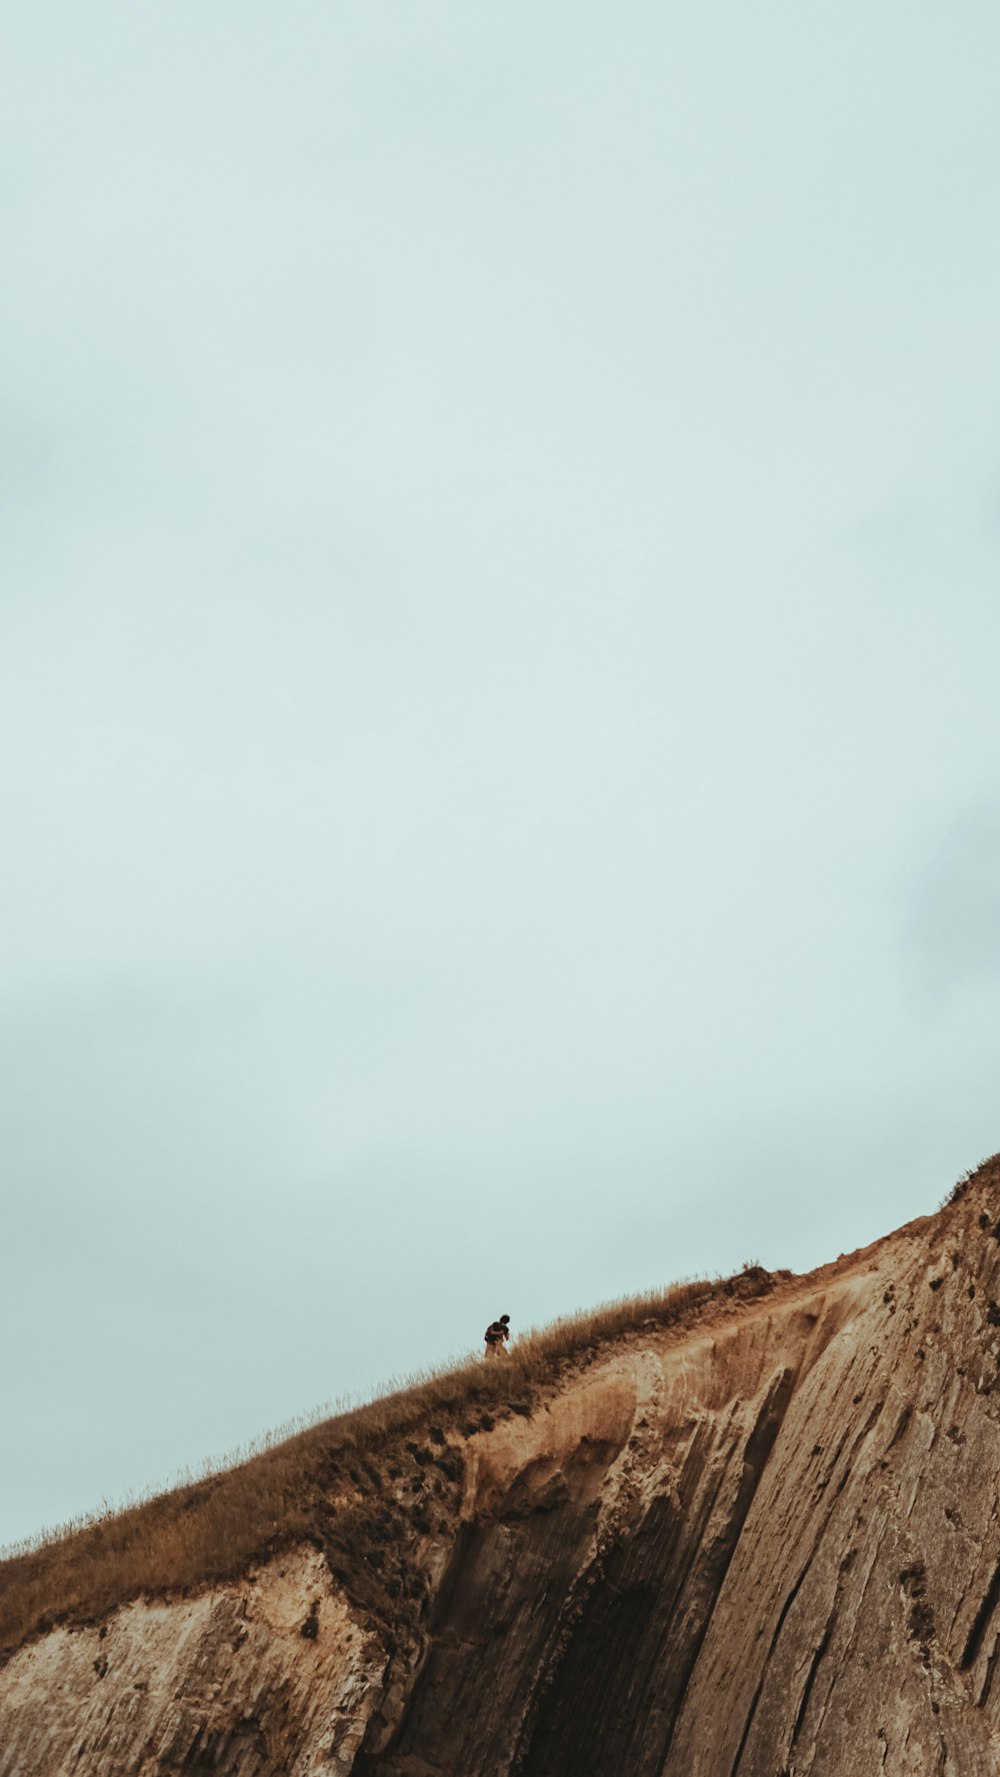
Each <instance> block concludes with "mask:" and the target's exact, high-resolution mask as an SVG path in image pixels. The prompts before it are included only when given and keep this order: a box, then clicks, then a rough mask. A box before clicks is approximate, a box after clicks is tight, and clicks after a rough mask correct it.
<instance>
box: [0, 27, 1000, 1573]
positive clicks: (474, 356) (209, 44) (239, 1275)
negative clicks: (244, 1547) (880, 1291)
mask: <svg viewBox="0 0 1000 1777" xmlns="http://www.w3.org/2000/svg"><path fill="white" fill-rule="evenodd" d="M5 36H6V46H5V54H4V58H3V66H2V69H0V218H2V241H3V253H4V275H3V278H2V280H0V623H2V628H0V814H2V822H3V832H4V835H5V848H4V850H5V859H4V869H3V872H2V874H0V987H2V995H0V1081H2V1087H0V1093H2V1097H0V1177H2V1179H3V1187H4V1205H5V1212H6V1213H5V1217H4V1222H5V1234H6V1240H5V1260H6V1263H5V1267H4V1270H5V1288H4V1291H3V1297H2V1308H0V1332H2V1337H3V1344H4V1350H5V1353H6V1359H7V1361H6V1363H5V1365H4V1378H5V1380H4V1388H3V1397H4V1398H3V1412H4V1423H5V1426H6V1428H7V1432H6V1437H5V1449H6V1452H7V1455H6V1458H5V1463H4V1476H3V1486H2V1489H0V1537H8V1538H10V1537H15V1536H18V1535H20V1534H22V1533H25V1532H29V1531H32V1530H33V1529H35V1528H36V1527H38V1526H39V1525H41V1524H43V1523H49V1522H52V1521H54V1520H56V1519H59V1518H63V1517H65V1516H67V1515H69V1514H70V1513H72V1512H73V1511H75V1510H78V1509H83V1508H86V1507H89V1506H92V1505H94V1504H96V1503H97V1502H98V1501H100V1499H101V1498H102V1496H108V1497H112V1498H116V1497H119V1496H121V1495H122V1494H123V1493H124V1492H125V1490H126V1489H128V1488H129V1487H140V1486H142V1485H144V1484H146V1483H149V1482H151V1481H155V1480H157V1479H159V1478H164V1477H168V1476H170V1475H171V1474H172V1473H173V1472H174V1471H175V1470H176V1469H177V1468H178V1467H179V1466H181V1465H183V1464H185V1463H189V1462H194V1463H196V1462H198V1461H200V1459H201V1458H202V1456H203V1455H205V1454H206V1453H210V1452H214V1451H219V1450H222V1449H224V1448H227V1447H228V1446H231V1445H232V1444H234V1443H235V1442H237V1441H238V1440H240V1439H242V1438H246V1437H248V1436H250V1435H252V1434H253V1433H254V1432H256V1431H259V1430H261V1429H262V1428H264V1427H266V1426H267V1425H269V1424H271V1423H274V1422H275V1421H278V1420H282V1419H284V1418H285V1417H287V1416H288V1415H290V1414H293V1413H295V1412H297V1411H299V1410H300V1409H306V1408H309V1407H311V1406H313V1405H314V1404H315V1403H317V1402H319V1401H322V1400H323V1399H325V1398H327V1397H330V1396H336V1395H340V1394H344V1393H348V1392H352V1391H353V1392H364V1391H365V1390H367V1389H369V1388H371V1387H372V1386H374V1385H375V1384H377V1383H378V1382H379V1381H380V1380H381V1379H382V1378H384V1377H385V1376H387V1375H390V1374H392V1373H400V1372H405V1371H407V1370H410V1369H412V1368H414V1367H415V1366H418V1365H421V1364H424V1363H431V1362H435V1361H437V1360H439V1359H441V1358H444V1357H446V1356H447V1355H449V1354H451V1353H454V1352H457V1351H461V1350H463V1349H466V1348H467V1347H468V1346H469V1345H471V1344H473V1343H475V1342H476V1340H477V1339H478V1336H479V1333H480V1331H481V1328H482V1326H483V1325H485V1323H486V1321H487V1320H488V1319H490V1318H492V1317H493V1316H494V1315H495V1314H497V1313H499V1312H501V1311H507V1312H509V1313H510V1314H511V1316H512V1319H513V1322H514V1324H515V1327H518V1326H523V1325H525V1324H527V1323H529V1322H531V1321H536V1322H537V1321H543V1320H547V1319H549V1318H551V1317H552V1316H553V1315H555V1314H557V1313H560V1312H563V1311H566V1310H569V1309H572V1308H575V1307H577V1306H580V1305H585V1304H588V1303H590V1302H593V1301H595V1300H597V1299H601V1298H605V1297H608V1296H612V1295H615V1294H617V1293H620V1292H622V1291H626V1290H632V1289H638V1288H643V1287H647V1286H652V1285H656V1284H659V1283H662V1282H664V1281H667V1280H669V1279H671V1278H673V1277H676V1276H678V1275H682V1274H687V1273H691V1272H694V1271H699V1272H704V1271H714V1270H729V1269H731V1268H733V1267H734V1266H736V1265H738V1264H739V1263H740V1262H741V1261H742V1260H743V1259H744V1258H746V1257H747V1256H754V1257H760V1258H761V1259H763V1260H764V1261H765V1262H766V1263H768V1264H770V1265H774V1266H778V1265H790V1266H794V1267H796V1268H804V1267H807V1266H811V1265H813V1264H816V1263H819V1262H822V1261H823V1260H824V1259H826V1258H830V1257H833V1256H835V1255H836V1253H837V1252H839V1251H841V1250H846V1249H849V1248H851V1247H854V1246H856V1245H859V1244H861V1243H862V1242H864V1241H867V1240H869V1239H871V1238H873V1237H874V1236H875V1235H877V1234H879V1233H881V1232H884V1231H886V1230H888V1229H889V1228H891V1227H892V1226H894V1225H896V1224H897V1223H899V1222H901V1221H904V1220H906V1219H908V1218H910V1217H911V1216H914V1215H917V1214H919V1213H922V1212H923V1211H925V1210H927V1209H929V1208H932V1207H933V1206H934V1205H935V1204H936V1202H937V1201H938V1200H939V1198H940V1197H941V1196H942V1195H943V1194H944V1192H945V1191H946V1190H947V1188H948V1186H949V1185H950V1183H951V1182H952V1180H953V1179H954V1178H955V1177H956V1176H957V1174H958V1173H960V1172H961V1171H962V1170H964V1168H965V1167H966V1166H968V1165H970V1164H973V1163H975V1162H976V1161H977V1160H979V1159H980V1158H981V1157H982V1156H983V1155H984V1154H985V1153H988V1152H991V1151H992V1150H993V1149H995V1148H997V1147H1000V1117H998V1115H997V1092H996V1078H997V1061H998V1056H997V1047H998V1042H997V1032H998V1030H1000V794H998V791H1000V713H998V711H1000V700H998V697H997V688H996V681H997V667H998V656H1000V330H998V324H997V316H998V315H1000V222H998V204H997V191H998V189H1000V105H998V104H997V92H998V90H1000V14H998V13H997V10H996V8H995V7H994V6H992V5H987V4H985V3H982V4H974V3H969V4H964V3H963V4H959V5H956V4H955V3H954V0H949V4H947V5H946V4H944V0H941V3H940V4H938V3H934V4H928V3H916V4H915V3H914V0H907V4H902V3H901V0H899V3H888V4H881V5H878V6H874V7H873V6H872V5H871V4H864V5H862V4H860V0H847V3H846V4H845V3H844V0H839V3H838V4H837V5H836V6H834V5H832V4H817V5H811V6H809V7H803V6H801V5H796V4H791V0H788V3H782V4H760V3H757V0H749V3H746V0H741V4H739V5H737V4H735V3H732V4H711V3H708V4H706V3H705V0H698V4H694V3H691V4H681V5H664V4H662V0H661V3H659V4H657V5H655V6H654V5H651V4H650V5H640V4H629V3H628V0H626V3H625V4H624V5H617V6H615V7H613V8H612V7H610V6H593V5H583V6H581V5H579V4H575V5H573V6H569V5H566V4H552V5H549V6H542V7H539V6H538V5H537V4H533V5H531V6H530V7H529V6H526V5H518V4H514V5H508V6H505V7H503V8H495V9H490V10H489V11H487V9H484V8H476V7H470V6H469V5H467V4H463V5H461V6H459V5H441V4H426V5H423V6H421V7H419V8H418V7H415V6H412V5H402V4H389V3H385V4H378V5H372V4H371V0H365V3H364V4H359V3H354V0H347V3H341V4H328V3H325V4H323V5H318V4H316V5H306V4H296V3H295V0H291V3H289V0H283V3H282V4H281V5H280V6H278V5H276V4H255V5H254V4H247V3H246V0H241V3H240V4H239V5H236V4H235V3H227V0H216V3H213V4H212V5H205V4H204V3H203V0H198V3H195V0H175V3H174V4H172V5H171V6H170V7H169V8H164V7H162V6H159V5H156V6H154V5H151V4H143V3H141V0H140V3H137V0H128V3H127V4H126V3H124V0H123V3H122V4H111V3H109V0H96V3H95V4H94V5H92V6H89V7H86V8H82V7H80V6H78V5H76V4H69V3H68V0H67V3H66V4H44V3H43V4H41V5H39V4H37V3H33V4H30V5H29V4H12V5H10V6H9V7H8V9H7V18H6V31H5Z"/></svg>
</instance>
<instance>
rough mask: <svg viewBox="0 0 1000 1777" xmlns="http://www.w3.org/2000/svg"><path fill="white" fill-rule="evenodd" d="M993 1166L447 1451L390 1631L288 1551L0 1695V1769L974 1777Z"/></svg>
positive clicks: (992, 1414) (998, 1555)
mask: <svg viewBox="0 0 1000 1777" xmlns="http://www.w3.org/2000/svg"><path fill="white" fill-rule="evenodd" d="M998 1296H1000V1164H998V1163H997V1162H991V1163H989V1164H988V1165H987V1166H985V1167H984V1168H982V1169H981V1170H980V1172H979V1173H978V1174H977V1175H976V1176H975V1177H974V1179H973V1180H972V1181H971V1183H969V1184H968V1185H967V1186H966V1187H965V1188H964V1189H962V1190H961V1191H960V1192H959V1193H958V1194H957V1196H956V1198H955V1200H954V1201H953V1202H951V1203H950V1204H949V1205H948V1206H947V1207H946V1208H945V1209H944V1210H942V1211H941V1212H940V1213H939V1214H938V1215H937V1216H935V1217H931V1218H926V1219H924V1220H922V1221H920V1222H916V1223H913V1224H911V1225H910V1226H909V1227H908V1228H905V1229H902V1230H901V1231H900V1232H899V1233H898V1234H895V1235H892V1236H890V1237H889V1238H888V1239H886V1240H884V1241H881V1242H879V1243H878V1244H877V1245H875V1246H874V1247H872V1248H869V1249H867V1250H866V1251H865V1252H862V1253H858V1254H854V1255H852V1256H850V1257H849V1258H846V1259H842V1260H840V1261H838V1262H837V1263H836V1264H835V1265H831V1266H828V1267H826V1268H824V1269H823V1270H821V1271H819V1272H816V1273H814V1274H813V1275H812V1276H811V1277H808V1278H798V1279H789V1280H787V1281H784V1282H782V1283H779V1284H778V1285H777V1286H776V1287H775V1288H774V1290H773V1291H771V1293H769V1294H768V1295H767V1296H765V1297H763V1298H761V1299H758V1300H755V1301H735V1302H731V1303H728V1304H726V1305H723V1306H720V1307H719V1308H718V1310H717V1311H716V1312H715V1313H714V1315H711V1316H708V1317H702V1318H700V1319H699V1321H698V1323H697V1324H696V1325H695V1326H694V1327H693V1328H689V1329H687V1330H685V1329H683V1328H677V1327H674V1328H670V1329H663V1328H657V1327H655V1326H654V1327H650V1328H644V1329H642V1330H640V1331H637V1332H636V1331H632V1332H629V1333H626V1334H623V1335H622V1337H621V1338H620V1339H618V1340H617V1341H615V1342H614V1343H612V1344H610V1345H608V1346H606V1347H603V1348H601V1349H600V1350H599V1351H597V1352H596V1353H595V1354H594V1356H593V1359H592V1361H590V1362H581V1363H579V1364H577V1365H575V1366H574V1367H573V1368H572V1369H571V1370H570V1371H569V1372H568V1373H567V1374H566V1375H565V1376H564V1377H563V1379H562V1380H561V1382H560V1383H559V1385H558V1386H557V1387H556V1388H554V1389H553V1390H552V1391H551V1392H550V1394H549V1396H548V1398H547V1399H546V1400H545V1401H544V1402H543V1403H542V1404H541V1405H540V1406H539V1407H538V1408H537V1409H536V1410H535V1411H534V1412H533V1413H532V1414H531V1415H530V1416H528V1417H521V1416H517V1415H511V1416H510V1417H508V1418H506V1419H501V1420H500V1421H499V1422H498V1423H497V1424H496V1425H495V1426H494V1427H493V1429H491V1430H486V1431H480V1432H477V1433H475V1434H474V1435H472V1436H469V1437H467V1438H465V1439H463V1440H462V1456H463V1459H464V1491H463V1492H462V1495H461V1500H460V1504H459V1505H458V1506H457V1508H456V1509H455V1510H454V1511H452V1512H450V1513H449V1514H446V1515H445V1516H443V1517H442V1518H441V1519H440V1520H439V1521H438V1522H437V1524H436V1525H435V1526H433V1527H432V1528H431V1529H430V1530H429V1532H428V1535H427V1537H426V1539H425V1542H424V1543H423V1544H422V1545H421V1553H420V1559H421V1562H422V1569H423V1577H424V1582H425V1584H424V1604H423V1614H422V1616H421V1618H420V1627H419V1629H418V1630H417V1631H415V1632H414V1633H412V1634H411V1635H410V1636H408V1637H404V1638H402V1639H400V1638H399V1637H398V1636H396V1635H394V1634H393V1633H392V1632H391V1630H390V1628H389V1626H388V1625H381V1624H380V1623H379V1622H378V1621H377V1620H375V1619H373V1618H372V1616H371V1615H370V1613H368V1614H365V1613H362V1611H361V1610H360V1609H359V1608H358V1606H357V1604H356V1602H353V1603H352V1600H351V1598H350V1597H349V1596H348V1595H347V1594H346V1593H345V1592H344V1591H343V1590H342V1589H341V1587H340V1586H339V1585H338V1583H337V1582H336V1581H335V1580H334V1578H333V1576H332V1574H331V1572H330V1570H329V1567H328V1566H327V1563H326V1560H325V1557H324V1555H323V1552H322V1551H320V1550H317V1549H313V1548H301V1549H298V1550H295V1551H292V1552H291V1553H286V1554H285V1555H283V1556H281V1557H279V1558H277V1559H276V1560H274V1561H273V1562H270V1563H269V1564H267V1565H265V1566H263V1567H261V1568H260V1569H259V1570H256V1571H252V1572H249V1573H247V1574H246V1575H245V1576H244V1577H243V1578H242V1579H241V1580H240V1582H239V1583H236V1584H228V1585H225V1586H220V1587H218V1588H216V1589H215V1590H214V1591H207V1592H204V1593H203V1594H201V1595H200V1596H197V1597H193V1598H181V1599H176V1600H173V1601H170V1600H156V1599H148V1600H140V1601H138V1602H134V1603H132V1604H130V1605H128V1606H126V1607H124V1608H122V1609H121V1610H119V1611H117V1612H116V1613H115V1615H114V1616H113V1617H112V1618H111V1619H110V1620H109V1621H108V1622H106V1623H103V1624H100V1625H95V1626H92V1627H80V1628H69V1627H62V1628H57V1629H54V1630H52V1631H51V1632H50V1633H49V1634H48V1635H46V1636H44V1637H42V1638H41V1639H39V1640H36V1641H35V1642H34V1643H32V1644H30V1645H28V1646H26V1647H24V1648H22V1649H21V1650H20V1651H19V1652H18V1653H17V1654H16V1655H15V1656H14V1657H13V1658H12V1659H11V1660H10V1662H9V1663H8V1665H7V1666H6V1668H5V1669H4V1670H3V1672H2V1673H0V1777H64V1774H65V1777H71V1774H72V1777H126V1773H127V1774H129V1777H175V1774H180V1773H183V1772H208V1771H215V1772H220V1773H228V1774H230V1777H279V1774H281V1777H301V1774H304V1773H306V1772H311V1773H312V1772H322V1773H330V1777H337V1774H338V1773H339V1774H342V1777H347V1774H348V1773H353V1774H354V1777H845V1774H847V1773H852V1774H853V1773H858V1774H859V1777H868V1774H869V1773H871V1774H872V1777H875V1774H876V1773H878V1774H879V1777H881V1774H884V1777H904V1773H905V1774H912V1777H932V1774H942V1777H943V1774H952V1777H995V1773H997V1772H998V1771H1000V1683H997V1682H996V1668H997V1662H998V1655H1000V1520H998V1471H1000V1307H998V1305H997V1297H998Z"/></svg>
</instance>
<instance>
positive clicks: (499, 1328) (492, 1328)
mask: <svg viewBox="0 0 1000 1777" xmlns="http://www.w3.org/2000/svg"><path fill="white" fill-rule="evenodd" d="M484 1338H485V1340H486V1349H487V1351H488V1352H489V1353H490V1354H491V1355H492V1356H493V1357H499V1356H500V1353H501V1352H502V1350H503V1346H504V1340H505V1339H509V1338H510V1331H509V1329H508V1328H507V1327H506V1326H505V1325H504V1323H503V1321H502V1320H494V1321H491V1322H490V1324H489V1326H488V1327H487V1329H486V1332H485V1334H484Z"/></svg>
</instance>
